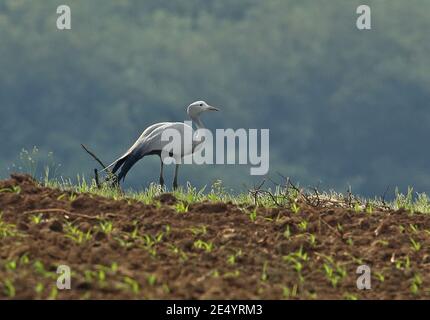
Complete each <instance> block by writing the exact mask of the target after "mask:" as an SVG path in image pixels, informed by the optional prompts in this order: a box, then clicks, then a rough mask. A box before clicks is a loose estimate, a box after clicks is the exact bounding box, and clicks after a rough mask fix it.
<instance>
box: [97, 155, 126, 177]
mask: <svg viewBox="0 0 430 320" xmlns="http://www.w3.org/2000/svg"><path fill="white" fill-rule="evenodd" d="M129 155H130V153H129V152H127V153H126V154H124V155H122V156H121V157H119V158H118V159H116V160H115V161H114V162H112V163H111V164H110V165H108V166H107V167H106V168H103V169H102V170H101V171H100V172H104V171H106V170H108V169H110V168H112V167H113V166H115V167H114V168H113V170H112V172H113V173H115V172H116V171H117V170H118V169H119V167H121V165H122V164H123V163H124V161H125V160H126V158H127V157H128V156H129Z"/></svg>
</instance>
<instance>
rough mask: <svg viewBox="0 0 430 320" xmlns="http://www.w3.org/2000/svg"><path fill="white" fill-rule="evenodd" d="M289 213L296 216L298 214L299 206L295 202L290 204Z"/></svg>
mask: <svg viewBox="0 0 430 320" xmlns="http://www.w3.org/2000/svg"><path fill="white" fill-rule="evenodd" d="M291 211H293V212H294V213H295V214H298V213H299V212H300V206H299V205H298V204H297V203H296V202H293V203H292V204H291Z"/></svg>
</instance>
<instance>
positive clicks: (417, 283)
mask: <svg viewBox="0 0 430 320" xmlns="http://www.w3.org/2000/svg"><path fill="white" fill-rule="evenodd" d="M422 283H423V280H422V278H421V276H420V275H419V274H418V273H416V274H415V275H414V277H413V278H412V281H411V287H410V289H411V292H412V294H414V295H417V294H418V292H419V291H420V287H421V285H422Z"/></svg>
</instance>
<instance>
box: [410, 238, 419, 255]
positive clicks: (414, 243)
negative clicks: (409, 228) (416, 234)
mask: <svg viewBox="0 0 430 320" xmlns="http://www.w3.org/2000/svg"><path fill="white" fill-rule="evenodd" d="M410 240H411V247H412V249H413V250H414V251H415V252H418V251H420V250H421V243H419V242H418V241H415V240H414V239H412V238H410Z"/></svg>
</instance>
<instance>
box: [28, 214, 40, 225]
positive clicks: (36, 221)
mask: <svg viewBox="0 0 430 320" xmlns="http://www.w3.org/2000/svg"><path fill="white" fill-rule="evenodd" d="M30 219H31V222H33V223H34V224H39V223H41V222H42V219H43V213H39V214H35V215H32V216H31V218H30Z"/></svg>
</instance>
